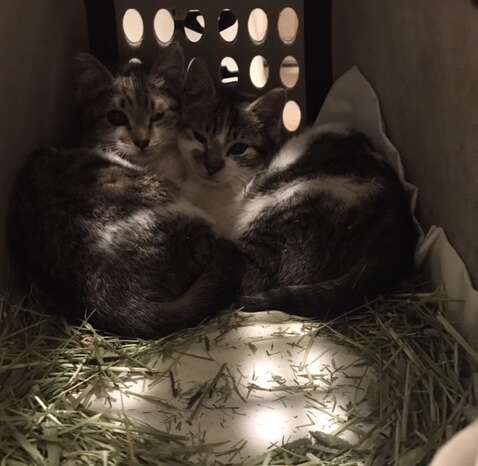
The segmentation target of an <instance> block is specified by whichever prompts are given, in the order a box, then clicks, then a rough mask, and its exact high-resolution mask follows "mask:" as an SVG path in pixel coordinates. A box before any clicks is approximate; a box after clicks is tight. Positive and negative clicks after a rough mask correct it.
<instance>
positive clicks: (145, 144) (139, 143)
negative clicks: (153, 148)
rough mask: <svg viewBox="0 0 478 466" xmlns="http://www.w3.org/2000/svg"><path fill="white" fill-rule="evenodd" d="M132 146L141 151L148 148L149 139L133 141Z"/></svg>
mask: <svg viewBox="0 0 478 466" xmlns="http://www.w3.org/2000/svg"><path fill="white" fill-rule="evenodd" d="M133 142H134V145H135V146H137V147H139V148H140V149H141V150H144V149H146V147H148V146H149V139H135V140H134V141H133Z"/></svg>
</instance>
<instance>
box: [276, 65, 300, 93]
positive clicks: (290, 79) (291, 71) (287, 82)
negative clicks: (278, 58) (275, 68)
mask: <svg viewBox="0 0 478 466" xmlns="http://www.w3.org/2000/svg"><path fill="white" fill-rule="evenodd" d="M299 73H300V70H299V64H298V63H297V60H296V59H295V58H294V57H285V58H284V60H283V61H282V63H281V65H280V79H281V81H282V84H283V85H284V86H285V87H288V88H289V89H291V88H293V87H294V86H295V85H296V84H297V81H298V80H299Z"/></svg>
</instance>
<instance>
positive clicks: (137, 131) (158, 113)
mask: <svg viewBox="0 0 478 466" xmlns="http://www.w3.org/2000/svg"><path fill="white" fill-rule="evenodd" d="M77 64H78V72H77V75H78V91H77V97H78V102H79V104H80V107H81V113H82V118H83V124H84V131H85V139H86V142H87V143H88V144H92V145H94V146H96V147H100V148H101V149H103V150H106V151H112V152H115V153H116V154H117V155H119V156H121V157H123V158H125V159H128V160H129V161H131V162H132V163H135V164H139V165H147V164H150V163H152V162H153V161H154V160H155V159H156V158H157V157H158V156H159V154H160V153H161V148H164V147H165V146H169V145H172V144H175V143H176V141H177V125H178V122H179V113H180V108H179V101H180V95H181V91H182V87H183V84H184V74H185V66H184V56H183V53H182V50H181V48H180V47H179V46H178V45H176V44H173V45H171V46H170V47H168V48H167V49H162V50H161V53H160V55H159V56H158V59H157V60H156V62H155V63H154V64H153V66H152V67H151V69H150V70H149V71H147V70H145V69H144V67H143V66H142V65H141V64H140V63H129V64H128V65H126V66H125V67H124V68H123V69H122V70H121V71H120V72H119V73H118V74H116V75H113V74H112V73H111V72H110V71H109V70H108V69H107V68H106V67H105V66H103V65H102V64H101V63H100V62H99V61H98V60H97V59H96V58H94V57H93V56H92V55H89V54H81V55H79V56H78V58H77Z"/></svg>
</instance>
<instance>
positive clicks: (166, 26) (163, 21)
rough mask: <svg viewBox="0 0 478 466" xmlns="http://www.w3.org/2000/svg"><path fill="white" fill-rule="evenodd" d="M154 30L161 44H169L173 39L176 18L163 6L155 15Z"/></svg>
mask: <svg viewBox="0 0 478 466" xmlns="http://www.w3.org/2000/svg"><path fill="white" fill-rule="evenodd" d="M154 32H155V34H156V39H158V42H159V43H160V45H163V46H166V45H169V44H170V43H171V41H172V40H173V37H174V19H173V16H172V15H171V13H170V12H169V11H168V10H165V9H164V8H163V9H161V10H159V11H158V12H157V13H156V16H155V17H154Z"/></svg>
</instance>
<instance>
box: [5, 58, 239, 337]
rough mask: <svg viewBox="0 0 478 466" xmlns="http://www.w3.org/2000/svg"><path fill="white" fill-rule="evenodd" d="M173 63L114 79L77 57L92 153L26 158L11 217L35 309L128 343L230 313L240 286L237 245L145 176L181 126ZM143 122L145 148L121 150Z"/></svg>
mask: <svg viewBox="0 0 478 466" xmlns="http://www.w3.org/2000/svg"><path fill="white" fill-rule="evenodd" d="M179 55H180V54H179ZM179 55H178V54H177V53H176V52H175V53H174V54H173V57H171V55H170V54H164V55H162V57H163V59H162V60H160V61H159V62H158V63H157V65H156V66H155V67H154V68H153V70H152V73H151V74H149V75H146V74H141V72H140V71H138V70H136V71H135V75H134V80H133V81H131V80H132V79H133V78H132V77H131V74H129V73H130V72H129V71H127V72H126V75H124V76H123V75H121V74H120V75H118V76H116V77H113V76H112V75H110V74H109V72H108V73H107V72H106V71H105V69H104V68H103V67H102V65H100V64H99V63H98V62H97V61H96V60H93V59H90V58H89V59H87V60H86V58H85V57H83V58H82V63H81V65H82V76H81V77H82V80H81V81H80V90H79V96H80V99H81V102H82V104H83V105H84V106H85V107H84V110H85V112H84V113H85V116H86V121H87V122H89V126H88V128H89V131H88V133H87V138H88V140H89V144H90V145H91V147H92V149H88V148H79V149H73V150H55V149H44V150H40V151H37V152H35V153H33V154H32V155H31V156H30V157H29V158H28V160H27V162H26V164H25V166H24V167H23V169H22V170H21V172H20V174H19V176H18V178H17V181H16V185H15V189H14V193H13V198H12V202H11V208H10V212H9V243H10V252H11V256H12V259H13V261H14V263H15V264H16V265H17V267H18V269H19V271H20V272H21V273H22V274H23V275H24V277H25V278H26V279H27V280H28V281H29V282H33V284H34V285H35V287H36V288H37V289H38V291H39V294H40V297H41V298H42V299H43V302H44V303H45V304H47V305H51V306H52V308H53V310H55V311H58V312H60V313H62V314H64V315H65V316H66V317H67V318H70V319H72V320H75V321H77V320H80V319H82V318H84V317H88V318H89V321H90V323H92V324H93V325H95V326H96V327H98V328H100V329H103V330H106V331H109V332H114V333H118V334H121V335H125V336H133V337H156V336H160V335H164V334H167V333H170V332H172V331H175V330H177V329H179V328H181V327H190V326H192V325H195V324H197V323H200V322H201V321H202V320H204V319H205V318H206V317H209V316H211V315H213V314H215V313H217V312H218V311H219V310H221V309H222V308H224V307H225V306H227V305H229V304H230V303H231V302H232V300H233V298H234V293H235V291H236V289H237V286H238V280H239V277H238V276H237V275H238V271H237V269H236V268H235V267H234V266H233V264H234V263H236V262H237V261H238V260H239V258H238V253H237V251H236V248H235V247H234V246H233V245H232V243H230V242H228V241H226V240H225V239H223V238H221V237H220V236H218V235H217V234H216V233H215V231H214V228H213V224H212V221H211V220H210V218H209V217H208V216H207V215H206V214H205V213H204V212H202V211H201V210H200V209H198V208H196V207H194V206H193V205H192V204H190V203H189V202H188V201H187V200H185V199H184V198H183V197H182V196H181V195H180V193H179V190H178V188H177V187H176V185H175V184H173V183H172V182H171V181H169V180H167V179H165V178H163V177H162V176H160V175H159V174H157V172H156V171H152V170H150V169H148V168H147V167H148V166H149V165H150V163H149V158H151V159H153V158H156V157H161V154H159V155H156V154H155V153H153V152H149V151H148V147H149V146H151V148H153V147H155V148H156V149H155V150H158V148H159V150H162V148H163V147H166V148H167V147H168V146H167V144H168V142H167V141H168V138H169V137H170V134H173V133H174V122H175V121H176V122H177V121H179V115H178V107H177V105H176V98H175V97H174V94H173V93H172V92H171V94H170V89H173V88H174V87H175V86H177V87H178V88H179V85H180V83H181V81H183V80H184V79H183V75H184V69H183V63H182V59H179V58H178V57H179ZM172 59H173V60H175V61H176V62H175V63H172V62H171V60H172ZM87 62H88V63H89V66H90V67H89V66H87ZM173 68H174V72H173ZM100 78H101V79H100ZM106 82H108V83H109V84H106ZM131 82H134V83H135V84H134V86H132V87H129V84H128V85H127V86H126V85H125V86H126V87H125V88H122V89H121V90H118V89H117V88H116V86H117V84H118V83H131ZM94 83H96V87H95V85H94ZM140 86H142V89H143V97H142V98H140V97H139V96H140V95H141V93H140V92H141V89H140ZM131 89H134V90H135V92H137V93H136V94H135V95H134V96H133V95H131V94H129V93H128V92H129V91H128V90H131ZM100 90H101V91H100ZM128 95H129V96H130V98H131V100H133V103H134V105H131V104H130V103H128V98H127V96H128ZM86 96H88V98H86ZM121 96H123V97H121ZM122 98H123V99H124V108H123V106H122V104H121V102H122ZM85 99H86V100H85ZM113 102H118V105H119V108H120V109H121V110H120V109H119V108H116V107H114V105H116V104H114V105H113ZM153 105H154V108H155V110H154V112H153V111H149V110H148V109H151V108H152V107H153ZM160 107H161V110H159V108H160ZM111 112H117V113H113V114H111ZM119 112H123V113H121V114H120V113H119ZM158 112H161V114H162V115H163V117H162V118H161V119H160V120H158V121H152V124H151V126H150V125H149V124H148V123H147V118H146V115H147V114H149V115H153V118H152V120H155V119H156V118H155V117H154V115H156V114H157V113H158ZM93 115H94V116H95V117H94V118H93ZM88 116H90V117H91V119H88ZM126 118H127V120H128V122H129V124H128V125H127V124H124V125H121V126H120V125H119V123H120V122H121V123H126V121H125V119H126ZM137 122H142V123H141V124H140V123H137ZM145 122H146V123H145ZM159 122H160V123H161V125H164V124H165V122H169V123H167V125H164V126H161V127H159V125H158V126H157V125H156V123H159ZM140 125H142V127H143V129H144V126H146V127H147V128H148V132H147V136H144V137H147V138H149V139H150V144H149V146H148V147H144V149H143V150H142V149H141V148H140V147H138V148H137V149H134V148H133V147H132V145H131V144H130V143H129V142H128V141H129V140H130V139H131V140H132V138H133V137H134V136H133V135H134V134H136V130H137V129H138V128H139V126H140ZM145 134H146V133H145ZM116 137H117V138H118V139H119V140H118V141H116V140H115V138H116ZM163 138H164V139H165V141H166V142H164V143H163ZM163 144H166V146H163ZM236 277H237V278H236Z"/></svg>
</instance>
